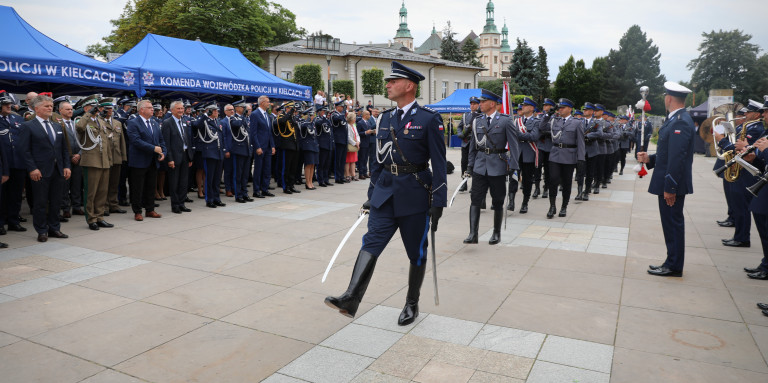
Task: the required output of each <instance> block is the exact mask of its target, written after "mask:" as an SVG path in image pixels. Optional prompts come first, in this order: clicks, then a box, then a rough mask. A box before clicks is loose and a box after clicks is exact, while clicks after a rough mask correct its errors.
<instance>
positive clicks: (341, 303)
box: [325, 250, 377, 318]
mask: <svg viewBox="0 0 768 383" xmlns="http://www.w3.org/2000/svg"><path fill="white" fill-rule="evenodd" d="M376 259H377V258H376V257H374V256H373V254H371V253H369V252H367V251H365V250H360V253H358V254H357V261H355V267H354V269H352V278H351V279H350V281H349V287H347V291H345V292H344V294H341V295H340V296H338V297H330V296H329V297H326V298H325V304H326V305H327V306H328V307H330V308H333V309H336V310H339V313H341V314H342V315H344V316H347V317H350V318H354V317H355V314H356V313H357V308H358V306H360V301H362V300H363V295H365V290H366V289H367V288H368V282H370V281H371V277H372V276H373V269H374V268H376Z"/></svg>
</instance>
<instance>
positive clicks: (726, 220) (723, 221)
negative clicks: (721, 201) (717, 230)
mask: <svg viewBox="0 0 768 383" xmlns="http://www.w3.org/2000/svg"><path fill="white" fill-rule="evenodd" d="M715 222H717V224H718V225H722V224H724V223H726V222H732V221H731V220H730V218H726V219H724V220H722V221H715Z"/></svg>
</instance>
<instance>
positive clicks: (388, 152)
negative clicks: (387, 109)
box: [376, 113, 395, 164]
mask: <svg viewBox="0 0 768 383" xmlns="http://www.w3.org/2000/svg"><path fill="white" fill-rule="evenodd" d="M382 117H384V114H383V113H382V114H380V115H379V118H377V119H376V161H378V163H380V164H383V163H384V161H386V160H387V156H389V159H390V161H392V163H395V158H394V157H392V141H389V142H387V143H386V144H384V147H382V146H381V142H379V124H381V118H382ZM389 118H392V113H390V114H389ZM392 134H394V133H392ZM382 155H383V156H384V157H383V158H382Z"/></svg>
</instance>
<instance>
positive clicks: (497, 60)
mask: <svg viewBox="0 0 768 383" xmlns="http://www.w3.org/2000/svg"><path fill="white" fill-rule="evenodd" d="M493 63H494V64H498V63H499V56H493Z"/></svg>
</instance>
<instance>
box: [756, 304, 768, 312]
mask: <svg viewBox="0 0 768 383" xmlns="http://www.w3.org/2000/svg"><path fill="white" fill-rule="evenodd" d="M757 307H758V308H759V309H760V310H768V304H766V303H758V304H757Z"/></svg>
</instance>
